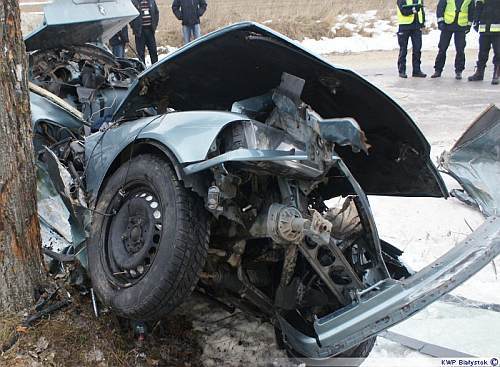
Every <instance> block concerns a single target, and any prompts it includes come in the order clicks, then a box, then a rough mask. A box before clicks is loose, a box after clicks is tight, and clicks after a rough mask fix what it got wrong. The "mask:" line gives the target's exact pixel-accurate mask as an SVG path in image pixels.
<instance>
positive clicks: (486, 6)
mask: <svg viewBox="0 0 500 367" xmlns="http://www.w3.org/2000/svg"><path fill="white" fill-rule="evenodd" d="M474 29H475V30H476V31H478V32H479V55H478V60H477V66H476V72H475V73H474V75H472V76H470V77H469V81H471V82H474V81H479V80H483V79H484V69H486V63H487V62H488V57H489V54H490V49H491V48H493V54H494V56H493V65H494V66H493V69H494V70H493V79H492V80H491V84H495V85H496V84H499V83H500V0H477V1H476V12H475V16H474Z"/></svg>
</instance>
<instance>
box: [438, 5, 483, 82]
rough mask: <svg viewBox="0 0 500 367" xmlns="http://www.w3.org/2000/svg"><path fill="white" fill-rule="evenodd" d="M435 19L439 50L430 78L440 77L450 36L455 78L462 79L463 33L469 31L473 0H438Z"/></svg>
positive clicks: (463, 66) (463, 58)
mask: <svg viewBox="0 0 500 367" xmlns="http://www.w3.org/2000/svg"><path fill="white" fill-rule="evenodd" d="M436 15H437V21H438V27H439V30H440V31H441V36H440V38H439V46H438V47H439V52H438V54H437V56H436V62H435V63H434V74H432V75H431V78H439V77H441V73H442V72H443V69H444V64H445V63H446V51H447V50H448V46H449V45H450V41H451V37H452V36H453V37H454V40H455V50H456V51H457V53H456V56H455V79H457V80H461V79H462V72H463V71H464V69H465V35H466V34H467V33H469V31H470V27H471V25H472V21H473V19H474V18H473V17H474V1H473V0H439V3H438V6H437V12H436Z"/></svg>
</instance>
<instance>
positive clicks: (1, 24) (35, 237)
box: [0, 0, 43, 311]
mask: <svg viewBox="0 0 500 367" xmlns="http://www.w3.org/2000/svg"><path fill="white" fill-rule="evenodd" d="M26 70H27V63H26V52H25V48H24V42H23V40H22V36H21V20H20V13H19V4H18V1H17V0H2V2H0V311H9V310H10V311H14V310H21V309H23V308H26V307H28V306H30V305H31V304H33V295H34V290H35V287H36V286H38V285H39V283H40V279H41V278H42V269H43V265H42V255H41V247H40V226H39V223H38V216H37V209H36V177H35V164H34V153H33V145H32V128H31V119H30V105H29V94H28V82H27V74H26Z"/></svg>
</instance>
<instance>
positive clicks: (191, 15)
mask: <svg viewBox="0 0 500 367" xmlns="http://www.w3.org/2000/svg"><path fill="white" fill-rule="evenodd" d="M206 10H207V2H206V1H205V0H174V3H173V4H172V11H173V12H174V14H175V16H176V17H177V19H179V20H182V25H187V26H193V25H195V24H200V17H201V16H202V15H203V14H205V11H206Z"/></svg>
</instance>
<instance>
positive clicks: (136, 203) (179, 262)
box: [88, 154, 209, 321]
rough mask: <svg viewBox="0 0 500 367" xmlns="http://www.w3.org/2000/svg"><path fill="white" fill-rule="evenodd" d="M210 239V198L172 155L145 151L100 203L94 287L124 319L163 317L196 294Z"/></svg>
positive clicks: (108, 186)
mask: <svg viewBox="0 0 500 367" xmlns="http://www.w3.org/2000/svg"><path fill="white" fill-rule="evenodd" d="M125 204H126V205H125ZM149 208H151V210H150V209H149ZM98 213H113V214H111V215H102V214H98ZM208 241H209V225H208V215H207V212H206V211H205V209H204V207H203V202H202V200H201V199H200V198H199V197H196V196H195V195H194V194H193V193H191V192H189V191H188V190H187V189H186V188H184V186H183V185H182V183H181V182H180V181H179V180H178V179H177V176H176V174H175V172H174V170H173V169H172V167H170V165H169V164H168V163H167V162H166V161H165V160H163V159H162V158H160V157H158V156H155V155H150V154H143V155H139V156H137V157H135V158H133V159H131V160H130V161H129V162H126V163H124V164H123V165H122V166H121V167H119V168H118V170H117V171H116V172H115V173H114V174H113V175H112V176H111V177H110V178H109V179H108V180H107V182H106V183H105V187H104V189H103V191H102V193H101V195H100V197H99V200H98V202H97V206H96V212H95V213H94V218H93V223H92V229H91V237H90V240H89V246H88V255H89V256H88V258H89V272H90V277H91V279H92V286H93V288H94V290H95V292H96V294H97V296H98V298H99V299H100V300H101V301H102V302H103V303H104V304H105V305H107V306H109V307H111V308H112V309H113V310H114V311H115V312H117V313H118V314H119V315H121V316H123V317H126V318H129V319H135V320H145V321H146V320H155V319H159V318H161V317H162V316H164V315H166V314H167V313H169V312H170V311H172V310H173V309H174V308H175V307H176V306H177V305H178V304H180V303H181V302H182V301H184V300H185V298H186V297H187V296H188V295H189V294H190V293H191V292H192V290H193V288H194V287H195V285H196V283H197V281H198V278H199V273H200V272H201V271H202V269H203V266H204V264H205V259H206V257H207V248H208Z"/></svg>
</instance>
